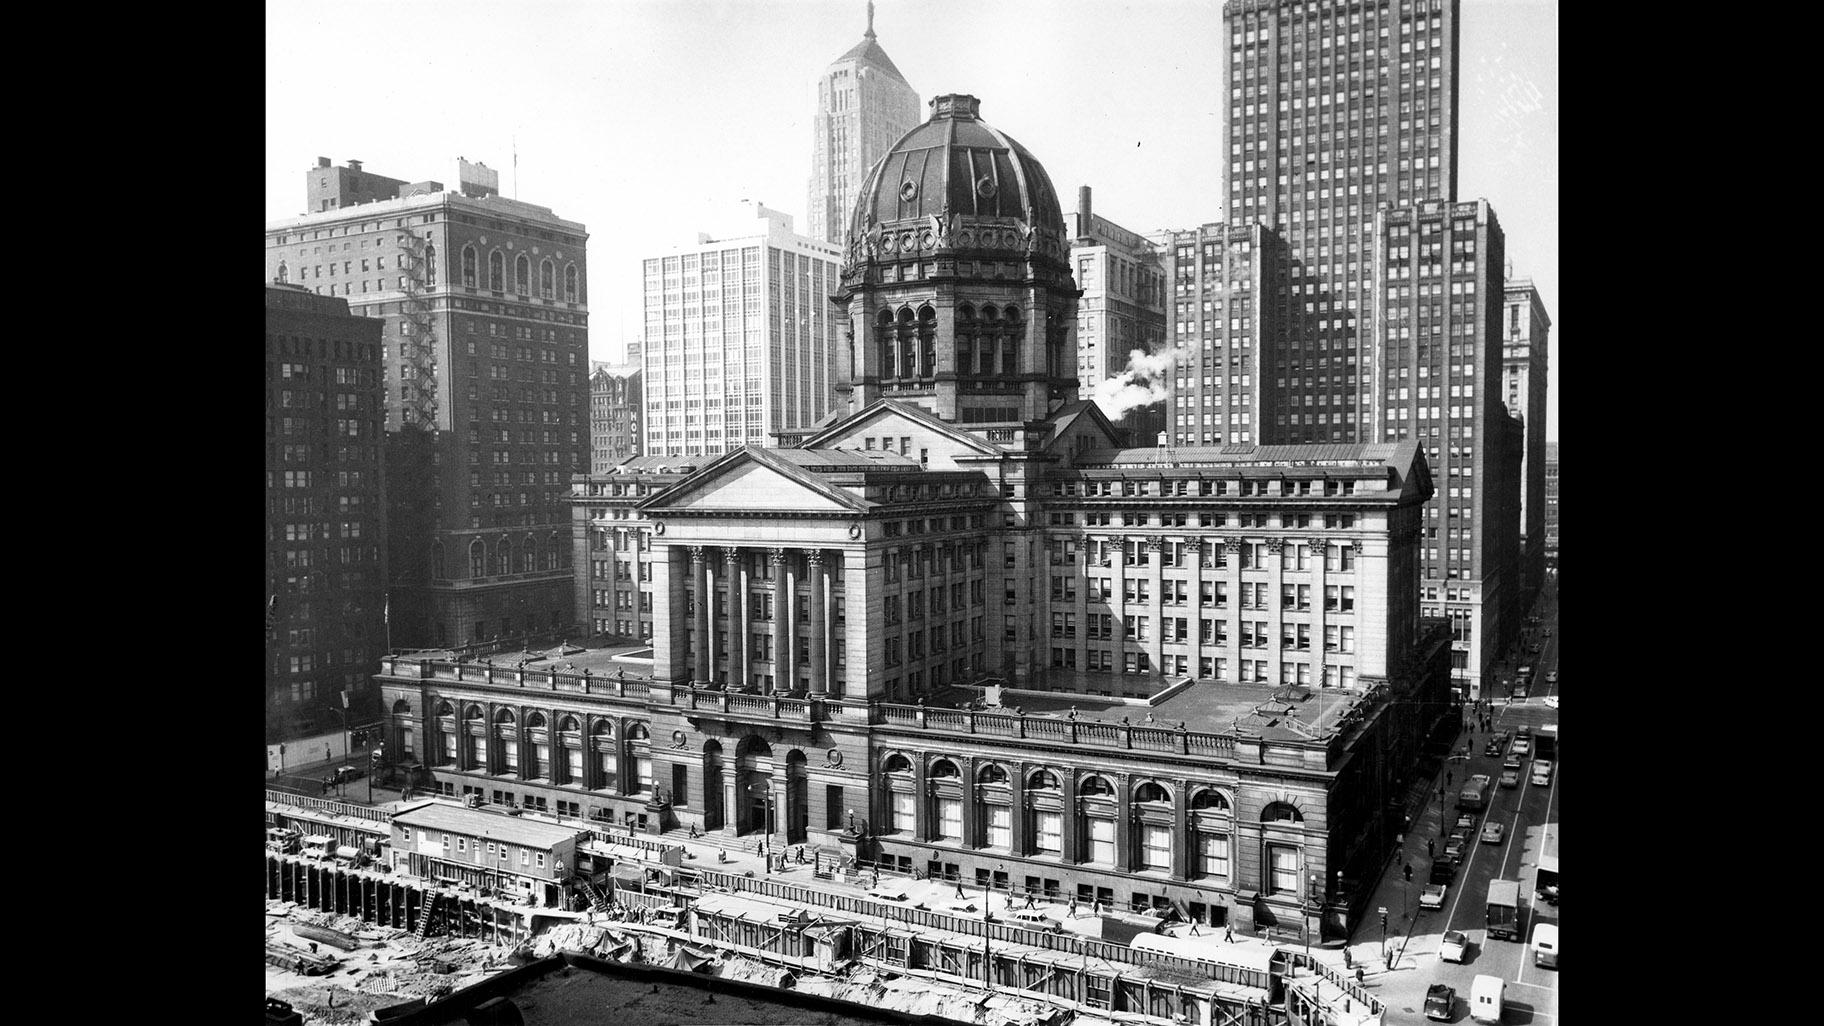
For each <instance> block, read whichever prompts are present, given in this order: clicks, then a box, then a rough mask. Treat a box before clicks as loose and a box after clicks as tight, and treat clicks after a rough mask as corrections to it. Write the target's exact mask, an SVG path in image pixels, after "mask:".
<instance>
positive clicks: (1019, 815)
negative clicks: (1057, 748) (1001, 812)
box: [1007, 762, 1031, 855]
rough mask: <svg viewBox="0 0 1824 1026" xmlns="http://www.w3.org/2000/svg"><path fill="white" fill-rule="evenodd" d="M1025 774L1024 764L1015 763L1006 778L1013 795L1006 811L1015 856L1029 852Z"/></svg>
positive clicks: (1028, 813)
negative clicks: (1011, 830) (1011, 803)
mask: <svg viewBox="0 0 1824 1026" xmlns="http://www.w3.org/2000/svg"><path fill="white" fill-rule="evenodd" d="M1026 773H1027V765H1026V763H1023V762H1016V763H1014V764H1013V771H1012V772H1011V773H1010V774H1008V777H1007V786H1008V790H1009V792H1010V793H1011V794H1012V795H1013V806H1012V808H1011V809H1009V810H1008V811H1009V817H1008V818H1009V820H1010V825H1011V827H1012V828H1013V835H1012V838H1011V843H1012V847H1013V853H1014V854H1015V855H1024V854H1026V853H1027V852H1028V851H1029V850H1030V848H1029V845H1028V841H1027V837H1028V835H1029V834H1030V831H1029V830H1028V829H1027V827H1026V819H1027V817H1028V816H1030V815H1031V812H1030V811H1029V810H1028V809H1027V808H1026Z"/></svg>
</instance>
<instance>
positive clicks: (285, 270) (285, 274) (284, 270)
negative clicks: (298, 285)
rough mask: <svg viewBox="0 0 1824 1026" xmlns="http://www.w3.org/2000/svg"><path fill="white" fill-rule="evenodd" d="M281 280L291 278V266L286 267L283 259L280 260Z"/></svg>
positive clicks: (285, 280) (286, 280)
mask: <svg viewBox="0 0 1824 1026" xmlns="http://www.w3.org/2000/svg"><path fill="white" fill-rule="evenodd" d="M279 280H280V281H283V282H288V281H290V280H291V268H289V267H286V266H285V261H283V260H281V261H279Z"/></svg>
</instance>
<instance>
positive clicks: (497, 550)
mask: <svg viewBox="0 0 1824 1026" xmlns="http://www.w3.org/2000/svg"><path fill="white" fill-rule="evenodd" d="M468 556H469V562H468V576H469V577H496V576H500V575H503V574H529V573H533V572H535V571H539V570H561V569H563V568H564V567H566V566H568V565H569V564H570V550H569V548H568V547H567V546H566V545H565V544H564V541H563V539H562V538H561V537H560V536H559V535H558V533H557V532H556V531H553V532H551V533H550V534H549V535H548V536H547V537H546V538H545V539H544V540H543V541H542V542H541V541H540V540H539V538H538V537H537V536H536V535H531V534H528V535H526V536H525V537H524V538H522V539H520V540H519V541H517V542H515V541H514V540H513V539H512V538H497V539H495V540H494V541H493V542H492V543H490V542H489V541H487V540H486V539H483V538H476V539H473V540H471V541H470V542H469V551H468ZM450 569H451V568H450V567H449V565H448V564H447V562H446V560H445V555H444V549H443V542H441V541H433V542H431V577H432V578H434V579H436V580H440V581H441V580H449V579H451V578H450V573H449V571H450Z"/></svg>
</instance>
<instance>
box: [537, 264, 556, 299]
mask: <svg viewBox="0 0 1824 1026" xmlns="http://www.w3.org/2000/svg"><path fill="white" fill-rule="evenodd" d="M538 295H539V298H541V299H556V298H557V268H556V266H554V265H553V264H552V263H551V261H549V260H544V261H540V262H539V265H538Z"/></svg>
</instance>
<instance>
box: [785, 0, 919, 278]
mask: <svg viewBox="0 0 1824 1026" xmlns="http://www.w3.org/2000/svg"><path fill="white" fill-rule="evenodd" d="M918 121H919V104H918V90H916V89H913V88H912V86H911V85H910V84H909V83H908V82H907V81H906V79H905V76H904V75H901V74H900V73H899V69H898V68H896V67H894V66H893V60H892V58H890V57H888V56H887V52H886V51H885V50H883V49H881V47H880V42H879V41H878V40H877V39H875V38H874V4H873V2H872V0H869V3H868V30H867V32H866V33H864V34H863V35H862V38H861V42H859V43H856V44H855V46H854V47H853V48H852V49H850V50H849V52H848V53H845V54H843V55H842V56H841V57H838V58H836V60H835V62H834V63H832V64H831V65H830V66H829V67H828V68H826V69H825V70H824V72H823V75H822V76H821V77H820V78H818V80H817V114H816V117H815V118H813V119H812V122H811V137H812V139H811V187H810V204H809V206H808V208H807V209H808V210H809V211H810V216H809V223H808V225H807V227H808V229H809V234H810V236H811V238H814V239H819V240H821V241H823V242H829V243H835V244H837V245H841V244H842V242H843V236H844V233H845V232H846V231H847V228H848V218H849V212H850V211H852V210H854V209H855V197H856V195H857V194H858V193H859V192H860V191H861V186H862V183H863V181H864V180H866V178H867V175H868V171H869V170H870V169H872V168H873V167H874V162H875V161H877V160H879V159H880V156H881V154H883V153H885V152H887V150H888V149H889V148H890V147H892V145H893V144H894V143H895V142H898V141H899V137H900V136H902V135H905V134H906V133H907V132H910V131H911V130H912V129H913V128H914V127H916V126H917V125H918Z"/></svg>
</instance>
